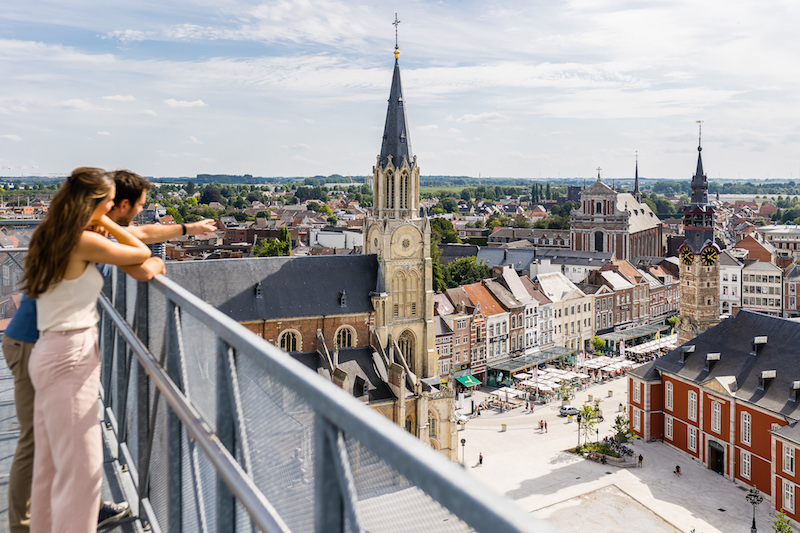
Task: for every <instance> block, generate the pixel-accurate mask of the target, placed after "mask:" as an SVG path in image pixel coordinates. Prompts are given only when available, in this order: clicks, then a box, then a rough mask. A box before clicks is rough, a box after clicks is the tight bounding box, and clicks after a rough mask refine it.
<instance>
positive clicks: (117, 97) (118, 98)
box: [103, 94, 136, 102]
mask: <svg viewBox="0 0 800 533" xmlns="http://www.w3.org/2000/svg"><path fill="white" fill-rule="evenodd" d="M103 100H112V101H114V102H133V101H135V100H136V98H135V97H134V96H132V95H130V94H126V95H123V94H115V95H112V96H104V97H103Z"/></svg>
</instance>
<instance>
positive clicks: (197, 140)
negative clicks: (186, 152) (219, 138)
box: [189, 135, 203, 144]
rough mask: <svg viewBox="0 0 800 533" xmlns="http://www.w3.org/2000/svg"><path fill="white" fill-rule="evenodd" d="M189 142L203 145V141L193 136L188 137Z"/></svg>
mask: <svg viewBox="0 0 800 533" xmlns="http://www.w3.org/2000/svg"><path fill="white" fill-rule="evenodd" d="M189 142H190V143H192V144H203V141H201V140H200V139H198V138H197V137H195V136H194V135H190V136H189Z"/></svg>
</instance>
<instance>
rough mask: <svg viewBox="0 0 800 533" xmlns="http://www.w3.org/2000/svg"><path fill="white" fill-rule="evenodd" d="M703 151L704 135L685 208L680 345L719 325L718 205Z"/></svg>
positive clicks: (681, 269) (681, 268) (681, 250)
mask: <svg viewBox="0 0 800 533" xmlns="http://www.w3.org/2000/svg"><path fill="white" fill-rule="evenodd" d="M701 127H702V126H701ZM701 133H702V130H701ZM702 151H703V146H702V137H700V140H699V141H698V146H697V171H696V172H695V174H694V176H693V177H692V201H691V203H690V204H689V205H687V206H685V207H684V208H683V226H684V229H685V234H686V240H685V241H684V243H683V244H682V245H681V247H680V249H679V250H678V255H679V257H680V261H681V267H680V272H681V277H680V287H681V321H680V323H679V324H678V343H680V344H683V343H686V342H689V341H691V340H692V339H693V338H695V337H696V336H697V335H699V334H701V333H703V332H704V331H706V330H707V329H709V328H711V327H713V326H716V325H717V324H719V249H718V248H717V245H716V244H715V243H714V208H713V207H712V206H711V205H709V204H708V178H707V177H706V175H705V174H704V173H703V158H702Z"/></svg>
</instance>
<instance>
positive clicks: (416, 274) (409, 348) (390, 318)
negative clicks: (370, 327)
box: [364, 44, 439, 378]
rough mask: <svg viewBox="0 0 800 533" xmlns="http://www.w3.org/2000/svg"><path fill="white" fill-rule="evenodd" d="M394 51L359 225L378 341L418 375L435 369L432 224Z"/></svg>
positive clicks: (434, 372)
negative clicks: (368, 203)
mask: <svg viewBox="0 0 800 533" xmlns="http://www.w3.org/2000/svg"><path fill="white" fill-rule="evenodd" d="M394 57H395V60H394V74H393V75H392V87H391V90H390V92H389V107H388V110H387V111H386V124H385V126H384V130H383V141H382V144H381V152H380V155H378V158H377V163H376V165H375V166H374V167H372V178H373V180H372V183H373V200H372V205H373V212H372V216H371V217H369V218H368V219H367V221H366V224H365V228H364V230H365V231H364V235H365V239H364V253H365V254H377V256H378V264H379V266H380V269H381V273H380V275H381V276H382V279H383V280H384V285H385V286H384V288H383V291H382V292H376V294H375V295H374V296H373V304H374V306H375V310H376V313H375V317H376V318H375V322H376V323H375V330H376V333H377V335H378V338H379V339H380V342H381V344H382V345H383V346H384V347H385V348H387V349H388V350H389V351H390V352H391V351H399V352H400V353H401V354H402V355H403V358H404V360H405V362H406V363H407V366H408V369H409V370H410V371H411V372H412V373H413V374H414V375H415V376H416V377H417V378H428V377H433V376H437V375H438V374H439V372H438V363H437V356H436V344H435V342H436V340H435V339H436V336H435V335H436V333H435V326H434V322H433V282H432V280H433V267H432V262H431V230H430V224H429V222H428V219H427V217H424V218H423V217H420V210H419V166H417V158H416V156H414V155H413V153H412V151H411V139H410V138H409V131H408V120H407V118H406V101H405V98H404V97H403V88H402V86H401V84H400V63H399V57H400V50H399V48H398V47H397V45H396V44H395V50H394Z"/></svg>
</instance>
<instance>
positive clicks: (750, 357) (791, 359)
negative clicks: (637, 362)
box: [630, 310, 800, 419]
mask: <svg viewBox="0 0 800 533" xmlns="http://www.w3.org/2000/svg"><path fill="white" fill-rule="evenodd" d="M758 336H766V337H767V343H766V344H765V345H760V346H759V347H758V355H755V352H754V349H753V339H754V338H755V337H758ZM686 345H694V347H695V349H694V353H692V354H690V355H689V356H688V358H687V360H686V362H685V363H682V362H681V348H680V347H678V348H677V349H675V350H673V351H672V352H670V353H668V354H667V355H665V356H664V357H661V358H660V359H656V360H655V361H652V362H650V363H648V364H646V365H644V366H641V367H639V368H636V369H634V370H632V371H631V372H630V373H631V374H632V375H634V376H637V377H640V378H643V379H648V380H652V379H658V372H662V373H663V372H665V373H670V374H675V375H678V376H680V377H681V378H683V379H686V380H689V381H692V382H695V383H697V384H702V383H706V382H709V381H711V380H714V379H717V380H719V381H721V382H724V381H726V380H729V379H730V378H733V380H734V381H733V382H732V383H731V385H730V388H731V390H732V391H733V395H734V396H735V397H736V398H737V399H739V400H742V401H746V402H750V403H753V404H756V405H758V406H759V407H762V408H764V409H767V410H769V411H772V412H774V413H778V414H780V415H782V416H787V417H792V418H795V419H797V418H800V402H794V401H791V400H790V393H791V386H792V382H794V381H797V380H800V357H798V356H799V355H800V349H798V346H800V323H797V322H794V321H792V320H788V319H785V318H777V317H772V316H769V315H763V314H761V313H754V312H752V311H745V310H742V311H739V313H737V314H736V315H735V316H733V317H731V318H728V319H726V320H723V321H722V322H721V323H720V324H719V325H717V326H715V327H713V328H711V329H709V330H708V331H706V332H705V333H702V334H701V335H699V336H697V337H695V338H694V339H693V340H691V341H690V342H688V343H686ZM709 353H719V354H720V359H719V361H718V362H716V364H714V365H713V367H712V368H711V369H710V370H709V369H707V368H706V355H707V354H709ZM764 370H775V371H776V377H775V379H773V380H772V382H771V383H769V384H768V386H767V387H766V389H764V388H760V376H761V372H762V371H764Z"/></svg>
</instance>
